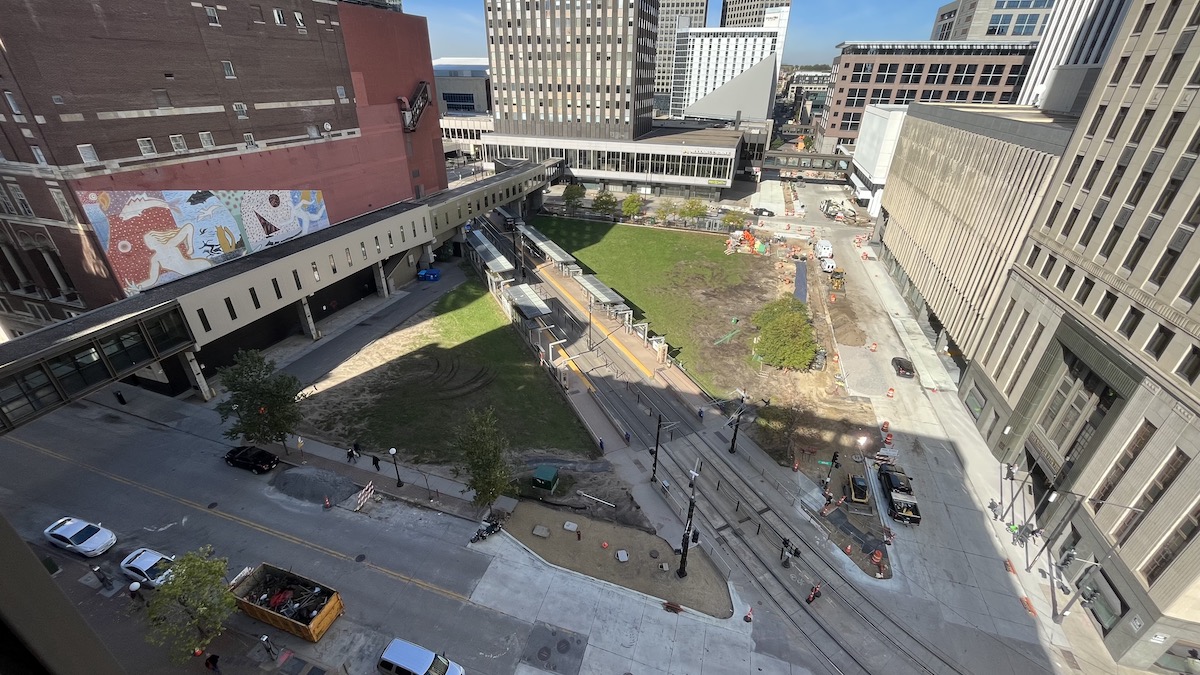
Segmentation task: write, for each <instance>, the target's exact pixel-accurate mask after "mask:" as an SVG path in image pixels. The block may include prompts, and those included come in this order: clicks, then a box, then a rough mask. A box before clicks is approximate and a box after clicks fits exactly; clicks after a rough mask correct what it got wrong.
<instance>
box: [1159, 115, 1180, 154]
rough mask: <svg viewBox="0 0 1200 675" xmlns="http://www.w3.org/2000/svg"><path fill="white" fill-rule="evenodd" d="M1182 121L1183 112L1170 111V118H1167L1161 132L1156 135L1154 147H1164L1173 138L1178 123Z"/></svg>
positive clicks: (1177, 129) (1177, 128)
mask: <svg viewBox="0 0 1200 675" xmlns="http://www.w3.org/2000/svg"><path fill="white" fill-rule="evenodd" d="M1182 123H1183V113H1182V112H1173V113H1171V119H1169V120H1167V124H1166V126H1164V127H1163V132H1162V133H1161V134H1159V136H1158V143H1155V144H1154V147H1156V148H1165V147H1167V146H1168V145H1170V144H1171V141H1173V140H1175V132H1176V131H1179V125H1180V124H1182Z"/></svg>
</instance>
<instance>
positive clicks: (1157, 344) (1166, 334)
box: [1146, 324, 1175, 359]
mask: <svg viewBox="0 0 1200 675" xmlns="http://www.w3.org/2000/svg"><path fill="white" fill-rule="evenodd" d="M1174 337H1175V333H1174V332H1173V331H1172V330H1171V329H1169V328H1167V327H1166V326H1164V325H1162V324H1159V325H1158V328H1157V329H1155V331H1154V335H1152V336H1150V340H1149V341H1147V342H1146V353H1147V354H1149V355H1150V356H1153V357H1154V358H1155V359H1159V358H1162V355H1163V352H1165V351H1167V347H1168V346H1170V344H1171V339H1172V338H1174Z"/></svg>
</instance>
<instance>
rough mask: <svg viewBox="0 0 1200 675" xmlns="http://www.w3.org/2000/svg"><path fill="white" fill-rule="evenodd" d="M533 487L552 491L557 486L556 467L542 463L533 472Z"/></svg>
mask: <svg viewBox="0 0 1200 675" xmlns="http://www.w3.org/2000/svg"><path fill="white" fill-rule="evenodd" d="M533 487H535V488H538V489H541V490H545V491H547V492H554V490H555V488H557V487H558V467H553V466H550V465H549V464H543V465H541V466H539V467H538V468H537V470H536V471H534V472H533Z"/></svg>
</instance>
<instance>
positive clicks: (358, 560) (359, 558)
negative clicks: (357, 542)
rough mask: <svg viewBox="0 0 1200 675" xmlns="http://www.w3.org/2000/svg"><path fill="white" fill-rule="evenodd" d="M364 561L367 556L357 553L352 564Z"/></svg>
mask: <svg viewBox="0 0 1200 675" xmlns="http://www.w3.org/2000/svg"><path fill="white" fill-rule="evenodd" d="M366 559H367V556H366V555H365V554H363V553H359V554H358V555H356V556H354V562H362V561H364V560H366Z"/></svg>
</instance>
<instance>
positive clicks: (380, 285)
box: [371, 260, 392, 299]
mask: <svg viewBox="0 0 1200 675" xmlns="http://www.w3.org/2000/svg"><path fill="white" fill-rule="evenodd" d="M371 273H372V274H374V275H375V295H378V296H379V297H381V298H384V299H386V298H388V297H389V296H391V294H392V289H391V287H390V286H389V285H388V276H387V273H386V272H384V271H383V261H382V260H380V261H379V262H377V263H375V264H374V265H371Z"/></svg>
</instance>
